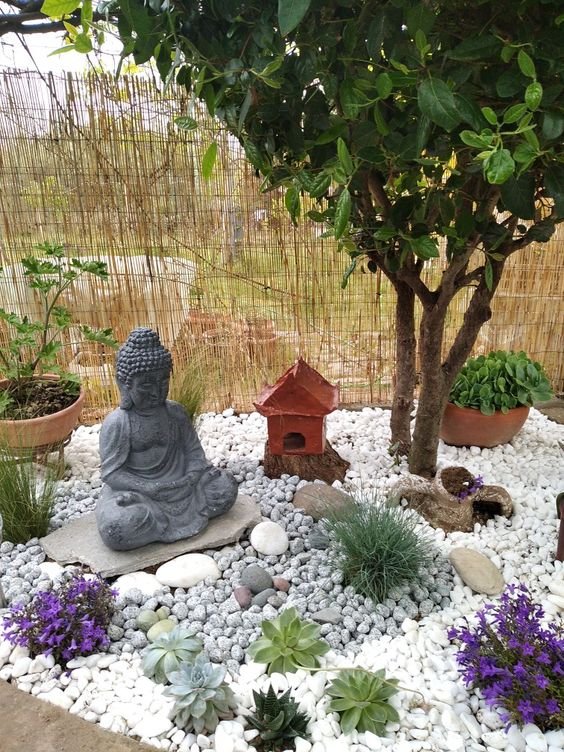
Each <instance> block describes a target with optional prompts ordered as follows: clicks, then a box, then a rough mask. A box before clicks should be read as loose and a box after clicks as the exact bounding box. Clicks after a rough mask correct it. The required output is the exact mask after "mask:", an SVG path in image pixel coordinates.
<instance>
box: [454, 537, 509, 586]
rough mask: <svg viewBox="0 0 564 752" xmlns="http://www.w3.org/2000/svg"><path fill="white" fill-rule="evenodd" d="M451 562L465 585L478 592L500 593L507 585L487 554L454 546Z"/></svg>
mask: <svg viewBox="0 0 564 752" xmlns="http://www.w3.org/2000/svg"><path fill="white" fill-rule="evenodd" d="M448 558H449V559H450V563H451V564H452V566H453V567H454V568H455V569H456V571H457V572H458V574H459V576H460V579H461V580H462V582H464V584H465V585H468V587H470V588H472V590H474V591H475V592H476V593H485V594H486V595H498V594H499V593H501V591H502V590H503V588H504V586H505V580H504V579H503V575H502V574H501V572H500V571H499V569H498V568H497V567H496V565H495V564H494V563H493V562H492V561H491V560H490V559H488V557H487V556H485V555H484V554H481V553H480V552H479V551H474V550H473V549H471V548H453V549H452V551H451V552H450V554H449V557H448Z"/></svg>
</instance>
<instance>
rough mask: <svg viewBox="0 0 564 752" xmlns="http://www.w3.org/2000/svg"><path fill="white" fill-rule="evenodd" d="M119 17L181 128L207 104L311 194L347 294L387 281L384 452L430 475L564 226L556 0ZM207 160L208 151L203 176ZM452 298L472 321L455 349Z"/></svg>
mask: <svg viewBox="0 0 564 752" xmlns="http://www.w3.org/2000/svg"><path fill="white" fill-rule="evenodd" d="M46 1H47V0H46ZM53 1H54V0H53ZM59 1H62V0H59ZM49 2H51V0H49ZM107 7H108V8H109V9H110V11H111V14H112V15H113V16H114V17H115V18H116V19H117V29H118V34H119V36H120V38H121V40H122V42H123V45H124V47H123V54H124V56H127V55H132V56H133V59H134V61H135V62H136V63H137V64H142V63H144V62H147V61H149V60H151V59H153V60H154V62H155V65H156V67H157V69H158V71H159V73H160V76H161V77H162V79H163V81H165V82H172V81H175V82H176V83H177V84H178V85H180V86H182V87H184V88H185V89H186V90H187V92H188V94H189V97H190V98H191V100H192V101H191V102H190V105H189V107H190V109H189V111H188V112H187V113H186V117H185V119H184V121H183V123H184V126H188V127H193V125H194V123H193V122H192V120H191V118H192V116H193V115H194V113H195V112H197V108H196V107H194V106H193V105H194V103H196V102H198V101H200V102H202V103H204V105H205V107H206V108H207V110H208V112H209V113H210V114H211V115H212V116H214V117H217V118H219V119H220V120H221V121H222V122H223V123H224V124H225V126H226V127H227V129H228V130H229V131H230V132H231V133H232V134H233V135H234V136H235V137H236V138H238V140H239V142H240V144H241V146H242V148H243V149H244V151H245V154H246V156H247V159H248V160H249V162H250V163H251V164H252V166H253V167H254V168H255V170H256V172H257V174H259V175H260V176H262V181H263V182H262V188H263V189H264V190H268V189H271V188H273V187H276V186H282V187H283V189H284V190H285V191H286V201H285V203H286V208H287V210H288V212H289V213H290V216H291V218H292V221H293V222H294V223H296V222H298V221H299V220H300V219H301V218H303V215H304V212H305V211H306V210H305V209H304V205H305V202H304V200H303V199H304V197H308V199H313V200H314V201H315V202H317V203H318V206H317V207H316V208H315V209H314V210H311V211H308V212H307V217H308V218H309V219H310V220H313V221H315V222H319V223H321V224H322V225H323V227H324V229H327V228H328V232H330V233H331V234H332V235H333V237H334V238H335V241H336V242H337V243H338V245H339V248H340V249H341V251H342V253H343V257H344V261H343V283H344V284H346V283H347V282H349V283H351V284H352V283H353V282H351V280H352V279H353V277H352V276H351V275H352V273H353V271H354V269H355V268H357V267H361V268H362V269H363V270H364V271H367V270H368V271H370V272H374V273H378V274H381V275H384V276H385V277H387V279H388V280H389V281H390V283H391V284H392V286H393V287H394V290H395V292H396V295H397V310H396V337H397V347H396V351H397V362H396V380H395V383H396V387H395V395H394V401H393V407H392V419H391V429H392V437H391V442H392V444H395V445H397V446H399V447H401V449H402V450H403V451H404V452H409V463H410V469H411V471H412V472H416V473H420V474H423V475H431V474H433V472H434V470H435V466H436V456H437V447H438V435H439V426H440V422H441V415H442V412H443V410H444V407H445V405H446V403H447V401H448V395H449V391H450V388H451V386H452V383H453V381H454V378H455V376H456V374H457V373H458V371H459V370H460V368H461V367H462V365H463V364H464V362H465V360H466V359H467V357H468V356H469V355H470V352H471V349H472V346H473V344H474V342H475V340H476V337H477V335H478V332H479V331H480V327H481V326H482V324H483V323H484V322H485V321H487V320H488V319H489V318H490V316H491V300H492V297H493V295H494V294H495V291H496V289H497V288H498V285H499V283H500V279H501V277H502V274H503V271H504V268H505V266H506V263H507V260H508V259H509V258H510V257H511V256H512V255H513V254H514V253H517V252H519V251H521V250H522V249H524V248H526V247H527V246H529V245H530V244H531V243H533V242H534V243H544V242H546V241H548V240H549V239H550V238H551V237H552V235H553V233H554V230H555V227H556V225H557V223H559V222H561V221H562V219H564V146H563V139H562V134H563V133H564V106H563V104H562V102H563V96H562V95H563V93H564V76H563V74H564V45H563V44H562V34H563V28H564V14H563V12H562V3H561V2H560V0H495V2H494V0H476V1H475V2H474V3H472V6H471V9H470V6H469V5H468V2H467V0H380V1H379V2H367V0H337V1H336V2H332V3H327V2H323V1H322V0H292V1H290V0H263V2H261V3H256V2H251V1H250V0H222V1H221V2H218V0H202V1H201V2H198V3H175V4H172V3H170V2H168V1H165V2H164V3H160V2H157V3H154V2H145V0H113V1H112V2H111V4H110V5H108V6H107ZM44 11H45V12H47V9H46V6H44ZM179 124H180V123H179ZM196 125H197V124H196ZM214 160H215V154H214V150H212V151H211V152H209V154H207V155H206V163H205V165H204V168H205V169H204V172H205V173H206V174H208V173H209V174H210V175H211V170H212V168H213V162H214ZM308 203H309V201H308ZM439 257H441V258H442V260H443V262H444V270H443V272H442V274H441V275H438V276H437V275H435V276H433V277H429V276H428V275H426V273H425V267H426V265H427V262H429V261H430V260H431V259H434V258H439ZM459 293H463V294H467V299H468V303H467V308H466V312H465V316H464V319H463V321H462V323H461V325H460V329H459V332H458V334H457V335H456V337H455V339H454V341H453V342H449V343H446V342H444V341H443V340H444V330H445V322H446V321H447V317H448V316H449V306H450V304H451V302H452V301H453V299H454V298H455V296H457V295H458V294H459ZM416 302H417V304H418V305H419V306H420V308H421V319H420V320H421V323H420V327H419V328H418V329H417V330H416ZM417 332H418V333H417ZM416 353H419V356H420V363H419V371H420V374H421V376H420V391H419V410H418V413H417V419H416V424H415V430H414V434H413V438H412V437H411V432H410V416H411V412H412V406H413V395H414V390H415V386H416V381H417V370H418V369H416Z"/></svg>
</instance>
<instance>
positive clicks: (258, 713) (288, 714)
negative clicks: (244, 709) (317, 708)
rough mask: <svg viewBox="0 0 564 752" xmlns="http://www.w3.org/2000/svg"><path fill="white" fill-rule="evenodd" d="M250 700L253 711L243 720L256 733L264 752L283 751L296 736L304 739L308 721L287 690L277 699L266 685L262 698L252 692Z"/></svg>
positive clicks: (257, 693) (259, 694)
mask: <svg viewBox="0 0 564 752" xmlns="http://www.w3.org/2000/svg"><path fill="white" fill-rule="evenodd" d="M253 697H254V698H255V706H256V710H255V713H254V715H251V716H249V717H248V719H247V720H248V723H249V725H250V726H251V727H252V728H255V729H257V730H258V732H259V734H260V739H261V742H262V746H261V748H262V749H263V750H264V752H274V751H275V750H278V749H287V748H288V746H289V745H290V744H292V740H293V739H295V738H296V737H297V736H300V737H301V738H302V739H307V724H308V723H309V717H308V715H307V714H306V713H302V712H301V711H300V710H299V707H298V704H297V702H295V700H293V699H292V698H291V697H290V690H288V691H287V692H284V694H283V695H280V697H277V696H276V692H275V691H274V689H273V688H272V685H270V686H269V687H268V691H267V692H266V694H265V693H264V692H255V691H253Z"/></svg>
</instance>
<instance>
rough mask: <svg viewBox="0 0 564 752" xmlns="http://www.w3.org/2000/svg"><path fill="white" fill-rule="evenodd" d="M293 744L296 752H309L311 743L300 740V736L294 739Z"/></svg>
mask: <svg viewBox="0 0 564 752" xmlns="http://www.w3.org/2000/svg"><path fill="white" fill-rule="evenodd" d="M294 744H295V747H296V752H310V749H311V742H308V741H307V739H302V737H301V736H297V737H296V738H295V739H294Z"/></svg>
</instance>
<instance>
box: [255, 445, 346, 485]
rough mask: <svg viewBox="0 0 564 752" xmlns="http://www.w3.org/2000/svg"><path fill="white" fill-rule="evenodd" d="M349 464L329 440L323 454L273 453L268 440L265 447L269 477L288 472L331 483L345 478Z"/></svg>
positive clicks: (265, 461)
mask: <svg viewBox="0 0 564 752" xmlns="http://www.w3.org/2000/svg"><path fill="white" fill-rule="evenodd" d="M349 465H350V463H349V462H347V461H346V460H344V459H343V458H342V457H341V456H340V455H339V454H337V452H336V451H335V450H334V449H333V447H332V446H331V445H330V444H329V442H328V441H326V442H325V451H324V452H323V454H271V452H270V449H269V446H268V441H267V442H266V445H265V448H264V461H263V466H264V472H265V475H267V476H268V477H269V478H280V476H281V475H283V474H284V473H288V474H289V475H297V476H298V477H300V478H302V479H303V480H311V481H313V480H323V481H325V483H328V484H329V485H331V483H333V481H335V480H340V481H342V480H344V478H345V474H346V472H347V470H348V469H349Z"/></svg>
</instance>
